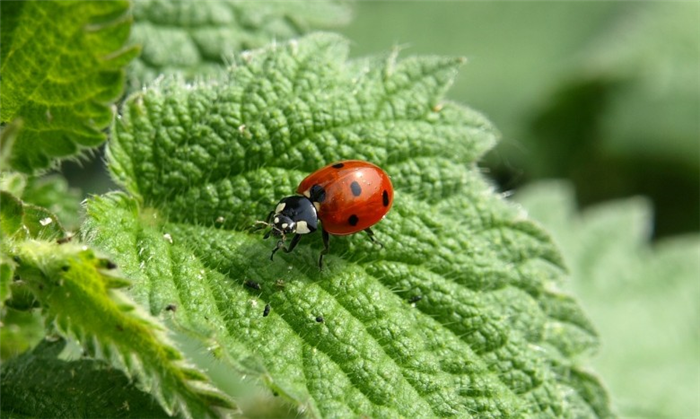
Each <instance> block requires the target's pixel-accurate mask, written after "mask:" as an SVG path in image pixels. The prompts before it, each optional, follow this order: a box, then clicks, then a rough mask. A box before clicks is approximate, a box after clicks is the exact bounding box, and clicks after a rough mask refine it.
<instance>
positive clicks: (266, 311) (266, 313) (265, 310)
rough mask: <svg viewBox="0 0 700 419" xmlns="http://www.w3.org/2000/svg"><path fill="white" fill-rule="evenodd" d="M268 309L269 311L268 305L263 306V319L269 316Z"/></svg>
mask: <svg viewBox="0 0 700 419" xmlns="http://www.w3.org/2000/svg"><path fill="white" fill-rule="evenodd" d="M270 309H271V307H270V305H269V304H265V309H264V310H263V317H267V315H268V314H270Z"/></svg>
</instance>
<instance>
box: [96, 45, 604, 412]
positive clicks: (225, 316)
mask: <svg viewBox="0 0 700 419" xmlns="http://www.w3.org/2000/svg"><path fill="white" fill-rule="evenodd" d="M347 49H348V45H347V42H346V41H345V40H343V39H342V38H339V37H337V36H334V35H330V34H314V35H310V36H307V37H304V38H301V39H299V40H293V41H290V42H288V43H285V44H282V45H279V44H278V45H272V46H270V47H268V48H265V49H262V50H257V51H252V52H250V53H249V54H245V55H242V56H240V57H238V59H237V60H236V61H235V62H234V63H233V65H232V66H231V67H230V68H229V70H228V73H227V74H225V75H224V76H222V77H221V78H220V79H214V80H209V81H206V82H205V81H201V82H198V83H194V84H187V83H184V82H182V81H180V80H178V79H169V80H164V81H162V82H160V83H157V84H155V85H154V86H152V87H150V88H148V89H145V90H144V91H142V92H140V93H138V94H135V95H133V96H132V97H130V98H129V99H128V100H127V101H126V102H125V104H124V106H123V109H122V112H121V113H122V115H121V118H119V119H118V121H116V122H115V125H114V127H113V131H112V132H113V133H114V138H113V139H112V141H111V142H110V144H109V149H108V159H109V165H110V168H111V170H112V173H113V175H114V176H115V178H116V179H117V180H118V181H119V182H120V183H121V184H122V185H123V186H124V187H125V188H126V189H127V191H129V192H130V193H131V194H132V195H133V196H128V195H126V194H111V195H107V196H103V197H95V198H92V199H90V200H89V201H88V206H87V216H88V220H87V222H86V224H85V226H84V227H85V228H84V229H83V234H84V235H85V238H87V239H88V240H89V241H90V242H92V243H94V244H96V245H98V246H99V247H101V248H103V249H104V250H105V251H107V252H109V253H110V254H112V255H113V257H114V258H115V259H116V260H118V261H119V264H120V266H121V268H122V269H123V270H124V272H125V273H126V274H127V275H128V276H129V277H130V278H133V279H134V285H133V287H132V288H130V290H129V291H130V293H131V294H132V295H133V297H134V298H135V299H136V300H137V301H138V302H140V303H141V304H143V305H145V306H146V307H148V308H149V309H150V311H151V313H152V314H157V313H162V312H163V310H167V307H168V306H169V305H171V304H174V305H176V306H177V307H178V310H177V312H176V313H175V314H174V315H173V318H174V320H175V321H177V322H178V324H180V325H181V326H182V327H183V328H186V329H188V330H191V331H192V332H194V333H195V334H197V335H202V336H206V338H205V339H207V341H208V342H210V345H209V346H210V347H211V348H212V351H213V352H214V353H216V354H218V355H219V356H221V357H222V359H225V360H228V361H229V362H231V364H232V365H234V366H235V367H236V368H238V369H239V370H240V371H241V372H242V373H244V374H246V375H247V376H249V377H250V376H252V377H257V378H258V379H260V380H261V381H262V382H263V383H265V384H266V385H267V386H268V387H269V388H270V389H271V390H272V391H274V392H275V393H277V394H279V395H280V396H282V397H284V398H286V399H289V400H291V401H292V402H293V403H295V404H296V405H297V408H298V409H300V410H302V411H304V412H306V413H307V414H308V415H309V416H311V417H322V416H362V415H365V416H369V417H401V416H403V417H425V416H428V417H442V416H470V415H473V416H478V417H571V418H585V417H608V416H610V412H609V409H608V407H607V399H606V394H605V391H604V390H603V389H602V387H601V385H600V384H599V383H598V381H597V379H596V378H595V377H593V376H592V375H590V374H589V373H587V372H584V371H583V370H582V369H581V367H580V366H579V365H578V362H579V361H578V359H579V354H582V353H586V352H588V351H590V350H591V349H593V348H595V346H596V341H597V338H596V335H595V332H594V330H593V328H592V327H591V325H590V324H589V322H588V320H587V319H586V317H585V316H584V315H583V313H582V311H581V310H580V309H579V307H578V305H577V304H576V302H575V301H574V300H573V299H571V297H568V296H567V295H565V294H562V293H561V292H560V291H559V284H560V283H561V281H562V280H563V278H564V277H565V271H564V268H563V267H562V262H561V259H560V256H559V254H558V252H557V250H556V249H555V247H554V246H553V244H552V243H551V242H550V240H549V238H548V236H547V235H546V234H545V233H544V232H543V231H542V230H540V229H539V228H538V227H536V226H535V225H534V224H532V223H531V222H529V221H528V220H526V219H525V218H524V217H523V216H522V214H521V213H520V212H519V211H518V210H517V208H515V207H513V206H511V205H509V204H508V203H506V202H504V201H503V200H502V199H501V198H500V197H498V196H497V195H496V194H494V193H493V191H492V189H491V187H490V185H489V183H488V182H487V181H485V180H484V179H483V178H482V177H481V175H480V173H479V171H478V169H477V168H476V165H475V163H476V160H477V159H478V158H479V156H481V155H482V154H483V153H484V152H485V151H486V150H488V148H489V147H491V146H492V145H493V144H494V142H495V137H496V135H497V133H496V131H495V129H494V128H493V127H492V126H491V125H490V123H489V122H488V121H487V120H486V119H485V118H484V117H483V116H481V115H480V114H478V113H476V112H474V111H472V110H470V109H468V108H465V107H462V106H460V105H457V104H454V103H451V102H447V101H444V100H443V98H442V96H443V94H444V93H445V90H446V89H447V88H448V86H449V84H450V83H451V82H452V80H453V79H454V77H455V74H456V71H457V67H458V66H459V65H460V64H461V63H462V62H463V60H461V59H454V58H442V57H410V58H407V59H404V60H397V57H396V54H391V55H389V56H387V57H375V58H367V59H361V60H356V61H352V62H347V61H346V57H347ZM344 158H361V159H366V160H370V161H373V162H375V163H377V164H379V165H381V166H382V167H383V168H384V169H386V170H387V172H388V173H389V174H390V175H391V176H392V182H393V183H394V186H395V189H396V195H395V204H394V208H393V210H392V212H391V213H389V215H388V216H387V217H386V219H385V220H383V221H382V222H381V223H380V224H379V225H377V226H376V234H377V236H378V237H379V239H380V240H381V241H383V242H384V244H385V246H384V248H383V249H382V250H380V249H377V248H376V247H375V246H374V245H373V244H372V243H371V242H369V240H367V239H366V237H361V236H360V235H356V236H350V237H342V238H335V237H334V238H333V239H332V240H331V254H330V255H328V256H327V258H326V262H327V263H326V266H325V267H324V270H323V271H321V272H319V270H318V268H317V266H316V261H317V258H318V252H319V250H320V248H321V243H320V237H313V236H311V237H309V238H308V239H305V242H306V243H305V242H304V241H302V244H301V245H300V246H299V247H298V248H297V250H295V252H294V253H293V254H279V255H278V256H277V257H276V259H275V261H274V262H270V261H269V255H270V251H271V248H272V247H273V246H274V243H269V242H265V241H263V240H262V237H261V235H256V234H251V233H250V232H249V231H248V227H249V226H250V225H251V224H252V223H253V222H254V221H255V220H256V219H261V218H262V217H264V216H265V215H266V214H267V213H268V212H269V211H270V210H271V209H272V208H274V205H275V204H276V202H277V201H278V200H279V199H280V198H281V197H283V196H286V195H289V194H291V193H293V191H294V190H295V187H296V186H297V184H298V182H299V181H300V180H301V179H302V178H303V177H304V176H305V175H306V174H308V173H309V172H311V171H313V170H315V169H316V168H318V167H320V166H322V165H324V164H327V163H329V162H332V161H334V160H339V159H344ZM304 243H305V244H304ZM247 281H255V282H257V283H259V284H260V289H259V290H258V289H255V288H251V287H250V286H246V282H247ZM248 283H249V284H250V282H248ZM415 297H422V299H420V300H418V299H416V298H415ZM266 304H270V306H271V312H270V314H269V316H267V317H264V316H263V309H264V306H265V305H266ZM320 317H322V319H323V321H318V318H320Z"/></svg>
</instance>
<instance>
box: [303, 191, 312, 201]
mask: <svg viewBox="0 0 700 419" xmlns="http://www.w3.org/2000/svg"><path fill="white" fill-rule="evenodd" d="M302 195H304V196H305V197H307V198H309V199H311V188H309V189H307V190H305V191H304V192H303V193H302Z"/></svg>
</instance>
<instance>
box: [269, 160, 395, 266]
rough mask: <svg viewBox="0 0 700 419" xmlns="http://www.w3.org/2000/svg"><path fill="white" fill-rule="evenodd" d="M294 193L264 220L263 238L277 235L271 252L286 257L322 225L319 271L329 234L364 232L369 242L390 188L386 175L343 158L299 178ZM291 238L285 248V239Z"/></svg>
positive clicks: (389, 198)
mask: <svg viewBox="0 0 700 419" xmlns="http://www.w3.org/2000/svg"><path fill="white" fill-rule="evenodd" d="M297 193H299V195H294V196H288V197H285V198H282V199H281V200H280V201H279V202H278V203H277V206H276V207H275V209H274V210H273V211H271V212H270V213H269V214H268V216H267V219H266V220H265V221H261V222H259V224H263V225H265V226H268V227H271V228H270V230H269V231H268V232H267V233H265V236H264V238H265V239H267V238H269V237H270V236H275V237H278V238H279V239H278V241H277V245H276V246H275V248H274V249H272V253H271V254H270V260H273V258H274V256H275V253H276V252H277V251H279V250H284V252H285V253H290V252H291V251H292V250H294V248H295V247H296V246H297V244H299V241H300V240H301V238H302V237H303V236H304V235H307V234H310V233H313V232H315V231H316V230H318V229H319V221H320V223H321V225H320V227H321V233H322V234H321V238H322V240H323V251H321V254H320V256H319V258H318V266H319V268H323V256H324V255H325V254H326V253H328V250H329V235H331V234H332V235H336V236H345V235H348V234H353V233H357V232H359V231H365V232H366V233H367V235H368V236H369V238H370V240H372V241H373V242H375V243H377V244H380V245H381V243H379V242H378V241H377V240H376V239H375V238H374V232H373V231H372V229H371V227H372V226H373V225H375V224H376V223H378V222H379V220H381V219H382V218H384V216H385V215H386V214H387V212H389V210H390V209H391V205H392V204H393V202H394V189H393V187H392V185H391V180H389V176H388V175H387V174H386V173H385V172H384V171H383V170H382V169H380V168H379V167H377V166H375V165H374V164H372V163H368V162H365V161H361V160H344V161H340V162H337V163H333V164H329V165H328V166H325V167H323V168H321V169H319V170H317V171H315V172H314V173H312V174H310V175H309V176H308V177H307V178H306V179H304V180H303V181H302V182H301V184H300V185H299V187H298V188H297ZM292 234H293V235H294V237H293V238H292V240H291V241H290V242H289V245H287V244H286V238H287V235H292Z"/></svg>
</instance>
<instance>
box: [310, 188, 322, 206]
mask: <svg viewBox="0 0 700 419" xmlns="http://www.w3.org/2000/svg"><path fill="white" fill-rule="evenodd" d="M309 195H310V199H311V202H318V203H322V202H323V201H325V200H326V190H325V189H323V186H321V185H314V186H312V187H311V190H310V191H309Z"/></svg>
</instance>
